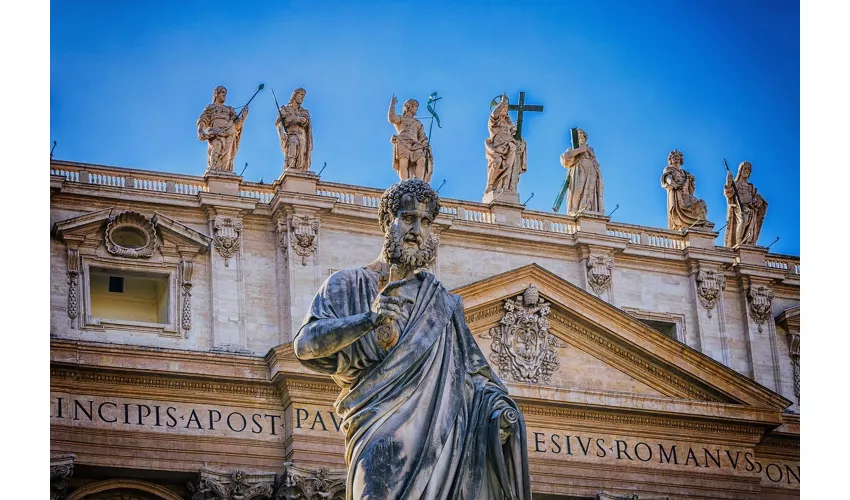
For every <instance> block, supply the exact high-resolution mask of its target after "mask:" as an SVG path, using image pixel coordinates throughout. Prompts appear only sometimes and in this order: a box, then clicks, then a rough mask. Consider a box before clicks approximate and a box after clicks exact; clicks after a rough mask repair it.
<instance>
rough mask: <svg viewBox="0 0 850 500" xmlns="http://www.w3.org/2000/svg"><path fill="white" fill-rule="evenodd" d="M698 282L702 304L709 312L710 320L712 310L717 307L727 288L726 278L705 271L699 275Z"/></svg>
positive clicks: (708, 270) (707, 270) (710, 271)
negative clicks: (721, 295)
mask: <svg viewBox="0 0 850 500" xmlns="http://www.w3.org/2000/svg"><path fill="white" fill-rule="evenodd" d="M696 281H697V292H698V293H697V295H698V296H699V301H700V304H702V306H703V307H704V308H705V309H706V310H707V311H708V317H709V318H710V317H711V310H712V309H714V308H715V307H716V306H717V301H718V299H719V298H720V293H721V292H722V291H723V290H724V289H725V288H726V278H724V277H723V275H722V274H720V273H717V272H715V271H712V270H710V269H705V270H700V272H699V273H697V280H696Z"/></svg>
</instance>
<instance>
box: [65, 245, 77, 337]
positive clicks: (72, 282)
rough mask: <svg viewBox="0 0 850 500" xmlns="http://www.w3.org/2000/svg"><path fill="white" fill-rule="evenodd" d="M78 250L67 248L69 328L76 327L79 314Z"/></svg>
mask: <svg viewBox="0 0 850 500" xmlns="http://www.w3.org/2000/svg"><path fill="white" fill-rule="evenodd" d="M79 276H80V250H79V249H77V248H68V317H69V318H70V319H71V328H75V327H76V321H75V320H76V319H77V316H79V314H80V296H79V285H80V282H79Z"/></svg>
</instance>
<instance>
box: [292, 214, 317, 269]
mask: <svg viewBox="0 0 850 500" xmlns="http://www.w3.org/2000/svg"><path fill="white" fill-rule="evenodd" d="M287 221H288V224H289V240H290V241H291V242H292V249H293V250H294V251H295V253H296V255H299V256H300V257H301V265H303V266H306V265H307V257H309V256H310V255H312V254H313V252H315V251H316V248H317V247H318V246H319V219H318V218H317V217H311V216H309V215H290V216H289V217H287Z"/></svg>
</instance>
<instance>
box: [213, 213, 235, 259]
mask: <svg viewBox="0 0 850 500" xmlns="http://www.w3.org/2000/svg"><path fill="white" fill-rule="evenodd" d="M213 232H214V237H213V245H214V246H215V248H216V250H218V253H219V255H221V256H222V257H224V265H225V266H230V258H231V257H233V256H234V255H236V253H237V252H238V251H239V236H240V234H241V233H242V218H241V217H235V216H230V215H216V216H215V217H213Z"/></svg>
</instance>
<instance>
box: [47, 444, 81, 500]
mask: <svg viewBox="0 0 850 500" xmlns="http://www.w3.org/2000/svg"><path fill="white" fill-rule="evenodd" d="M75 458H76V456H75V455H56V456H52V457H50V500H64V499H65V498H67V496H68V482H67V481H66V479H68V478H69V477H71V476H72V475H73V474H74V459H75Z"/></svg>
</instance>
